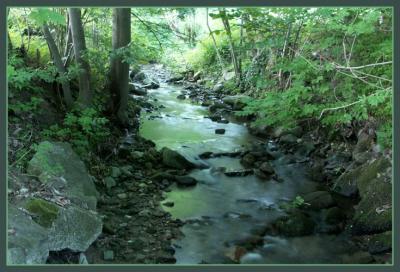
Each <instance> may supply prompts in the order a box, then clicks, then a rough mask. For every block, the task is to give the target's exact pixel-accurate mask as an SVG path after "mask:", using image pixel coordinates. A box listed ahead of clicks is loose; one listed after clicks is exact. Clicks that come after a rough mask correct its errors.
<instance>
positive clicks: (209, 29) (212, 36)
mask: <svg viewBox="0 0 400 272" xmlns="http://www.w3.org/2000/svg"><path fill="white" fill-rule="evenodd" d="M206 13H207V14H206V24H207V28H208V31H209V33H210V35H211V39H212V40H213V44H214V49H215V53H216V54H217V58H218V62H219V65H220V66H221V71H223V70H224V64H223V62H222V58H221V55H220V54H219V51H218V47H217V42H216V41H215V38H214V34H213V32H212V30H211V27H210V24H209V23H208V8H206Z"/></svg>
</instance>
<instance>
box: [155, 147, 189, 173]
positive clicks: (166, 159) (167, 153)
mask: <svg viewBox="0 0 400 272" xmlns="http://www.w3.org/2000/svg"><path fill="white" fill-rule="evenodd" d="M161 154H162V162H163V164H164V165H166V166H169V167H172V168H176V169H186V170H188V169H193V168H196V165H195V164H194V163H192V162H191V161H189V160H188V159H186V158H185V157H184V156H182V155H181V154H179V153H178V152H177V151H175V150H171V149H169V148H168V147H163V148H162V149H161Z"/></svg>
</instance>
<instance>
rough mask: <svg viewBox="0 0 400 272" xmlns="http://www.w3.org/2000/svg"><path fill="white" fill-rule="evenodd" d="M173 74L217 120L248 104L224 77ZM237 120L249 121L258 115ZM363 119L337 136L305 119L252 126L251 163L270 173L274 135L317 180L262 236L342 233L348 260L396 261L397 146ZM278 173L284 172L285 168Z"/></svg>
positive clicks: (288, 156)
mask: <svg viewBox="0 0 400 272" xmlns="http://www.w3.org/2000/svg"><path fill="white" fill-rule="evenodd" d="M172 81H174V82H176V84H182V86H183V88H184V89H185V91H184V92H182V96H180V98H188V99H190V100H191V101H193V102H194V103H199V104H201V105H204V106H208V107H209V112H210V118H211V119H212V120H215V121H217V122H221V121H222V122H225V120H227V119H230V118H234V119H237V118H235V117H232V114H233V113H234V112H235V111H237V110H240V109H242V108H243V107H244V106H245V104H246V103H245V101H246V97H245V96H243V95H235V96H232V95H229V93H224V90H223V87H221V86H218V84H217V85H216V86H214V88H213V90H205V88H204V86H203V83H204V80H202V79H201V78H200V77H199V78H197V79H196V78H194V77H192V78H189V81H185V80H182V77H175V79H174V80H172ZM196 82H199V83H196ZM239 120H241V121H243V122H245V123H247V124H248V125H250V123H251V122H253V121H255V118H254V116H253V117H251V118H250V119H243V118H239ZM361 125H362V126H361V127H359V128H357V127H353V128H349V129H347V130H339V131H337V133H336V135H335V134H333V136H332V134H331V135H329V133H327V131H324V128H323V126H322V125H321V124H318V123H314V124H311V123H304V122H303V123H300V124H299V125H298V126H297V127H295V128H293V129H284V128H279V127H278V128H272V127H265V126H264V127H262V126H259V127H255V128H250V132H251V133H252V134H253V135H256V136H258V137H261V138H262V139H264V140H263V141H264V143H262V144H260V145H258V146H256V147H254V148H253V150H248V151H247V152H244V153H242V154H241V163H242V165H243V166H245V168H246V169H251V170H252V171H253V172H254V173H255V174H256V175H257V176H258V177H260V178H267V177H266V176H268V174H272V173H268V172H269V171H270V169H271V167H270V165H268V161H271V160H273V159H274V156H273V154H272V153H273V152H271V148H270V145H271V143H274V144H275V145H276V146H277V147H274V149H275V148H276V149H278V150H280V151H281V152H283V153H284V154H285V156H284V157H285V160H288V162H289V163H301V164H303V165H304V167H305V168H306V169H307V177H308V178H309V179H310V180H312V181H314V182H316V183H317V184H318V185H319V186H318V187H317V188H316V190H314V192H310V193H308V194H304V195H299V196H298V198H297V197H296V198H295V199H292V200H291V201H292V202H291V204H292V205H289V207H286V209H287V213H288V214H287V215H286V216H284V217H282V218H281V219H278V220H277V221H276V222H274V223H273V224H270V225H268V226H266V227H265V228H264V229H263V230H262V231H261V234H262V235H261V236H265V234H272V235H273V236H276V235H284V236H295V237H297V236H304V235H310V234H313V235H318V234H334V235H335V236H339V235H344V236H345V237H347V238H346V239H349V240H350V241H351V242H352V244H353V245H354V248H353V249H352V250H353V253H354V254H350V255H348V256H343V258H342V260H341V261H342V262H344V263H360V262H361V263H390V262H391V239H392V232H391V229H392V224H391V222H392V221H391V220H392V217H391V216H392V207H391V201H392V190H391V188H392V183H391V175H392V174H391V173H392V168H391V152H390V151H388V150H381V149H380V147H379V146H378V145H377V144H376V135H375V131H374V130H373V127H372V126H371V124H370V123H368V122H366V123H363V124H361ZM268 156H269V158H268ZM275 159H276V158H275ZM265 170H267V171H265ZM246 171H247V170H246ZM266 174H267V175H266ZM275 178H276V179H277V180H279V176H277V177H275ZM256 240H257V239H256ZM253 247H257V246H253ZM258 247H259V248H260V246H258ZM261 247H262V246H261ZM264 247H265V241H264ZM238 250H239V251H242V252H246V251H247V249H246V250H242V249H241V248H238ZM242 254H245V253H242ZM256 259H257V258H256ZM253 261H254V260H253ZM255 261H256V262H257V260H255Z"/></svg>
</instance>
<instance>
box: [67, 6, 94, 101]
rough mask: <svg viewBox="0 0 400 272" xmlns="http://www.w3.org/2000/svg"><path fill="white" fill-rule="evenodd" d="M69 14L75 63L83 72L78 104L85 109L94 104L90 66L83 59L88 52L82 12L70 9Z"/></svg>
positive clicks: (80, 79) (77, 9)
mask: <svg viewBox="0 0 400 272" xmlns="http://www.w3.org/2000/svg"><path fill="white" fill-rule="evenodd" d="M68 14H69V20H70V22H71V32H72V42H73V45H74V53H75V61H76V63H77V64H78V65H79V67H80V69H81V72H80V73H79V97H78V103H80V104H81V105H82V106H83V107H89V106H90V105H91V103H92V91H91V89H90V66H89V63H88V62H87V61H86V60H85V59H84V57H83V54H84V53H85V51H86V43H85V34H84V31H83V25H82V19H81V10H80V9H79V8H68Z"/></svg>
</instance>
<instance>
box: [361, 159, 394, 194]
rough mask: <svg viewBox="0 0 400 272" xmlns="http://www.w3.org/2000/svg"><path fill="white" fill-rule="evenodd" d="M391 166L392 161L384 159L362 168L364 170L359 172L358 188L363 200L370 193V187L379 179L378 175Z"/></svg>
mask: <svg viewBox="0 0 400 272" xmlns="http://www.w3.org/2000/svg"><path fill="white" fill-rule="evenodd" d="M390 166H391V163H390V161H389V160H388V159H386V158H383V157H382V158H379V159H376V160H375V161H373V162H372V163H371V164H368V165H364V166H363V167H362V170H361V171H360V172H359V177H358V178H357V187H358V190H359V191H360V196H361V198H363V197H364V196H365V195H366V194H367V193H368V192H369V191H370V190H369V186H370V184H371V183H373V182H374V181H375V180H376V179H377V178H378V175H379V174H381V173H383V172H384V171H385V170H386V169H387V168H388V167H390Z"/></svg>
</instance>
